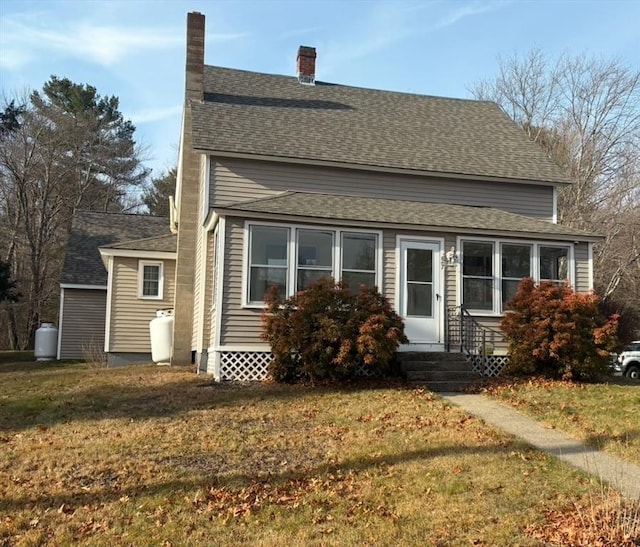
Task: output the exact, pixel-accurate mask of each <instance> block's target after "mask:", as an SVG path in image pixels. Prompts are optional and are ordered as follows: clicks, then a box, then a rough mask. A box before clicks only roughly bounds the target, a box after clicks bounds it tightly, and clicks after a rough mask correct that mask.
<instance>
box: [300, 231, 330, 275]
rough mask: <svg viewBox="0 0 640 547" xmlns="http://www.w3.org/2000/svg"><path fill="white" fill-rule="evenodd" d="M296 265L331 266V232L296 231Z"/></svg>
mask: <svg viewBox="0 0 640 547" xmlns="http://www.w3.org/2000/svg"><path fill="white" fill-rule="evenodd" d="M298 265H299V266H325V267H327V268H332V267H333V233H332V232H321V231H319V230H299V231H298Z"/></svg>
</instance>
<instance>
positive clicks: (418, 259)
mask: <svg viewBox="0 0 640 547" xmlns="http://www.w3.org/2000/svg"><path fill="white" fill-rule="evenodd" d="M407 281H423V282H431V281H433V251H431V250H429V249H407Z"/></svg>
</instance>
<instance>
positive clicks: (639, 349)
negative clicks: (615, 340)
mask: <svg viewBox="0 0 640 547" xmlns="http://www.w3.org/2000/svg"><path fill="white" fill-rule="evenodd" d="M613 369H614V371H615V373H616V374H622V375H623V376H626V377H627V378H632V379H634V380H640V340H636V341H634V342H631V343H630V344H629V345H627V346H625V347H624V350H623V351H622V353H620V354H619V355H618V356H617V357H616V359H615V362H614V363H613Z"/></svg>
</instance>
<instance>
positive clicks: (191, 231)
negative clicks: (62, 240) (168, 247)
mask: <svg viewBox="0 0 640 547" xmlns="http://www.w3.org/2000/svg"><path fill="white" fill-rule="evenodd" d="M203 98H204V15H202V14H201V13H198V12H191V13H189V14H187V49H186V68H185V92H184V117H183V123H182V135H181V138H180V157H179V159H178V162H179V163H178V181H177V185H176V190H177V192H178V193H177V194H176V220H177V227H178V237H177V240H178V241H177V243H178V248H177V253H176V254H177V257H176V270H175V295H174V312H173V317H174V323H173V348H172V355H171V364H172V365H188V364H189V363H191V352H192V350H194V349H196V350H197V349H199V348H198V347H195V348H194V343H193V310H195V309H197V307H196V303H195V302H194V299H195V296H194V284H195V273H194V271H195V266H194V264H195V262H196V242H197V239H198V238H197V233H198V222H199V221H200V220H201V219H200V218H199V217H200V216H201V215H200V211H201V210H202V207H201V206H200V204H199V197H200V185H201V184H204V181H201V180H200V171H201V162H202V157H201V155H200V154H198V153H197V152H196V151H195V150H194V149H193V139H192V135H191V127H192V105H193V104H195V103H198V102H201V101H202V100H203ZM200 225H201V224H200Z"/></svg>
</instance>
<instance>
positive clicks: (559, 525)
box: [0, 362, 640, 546]
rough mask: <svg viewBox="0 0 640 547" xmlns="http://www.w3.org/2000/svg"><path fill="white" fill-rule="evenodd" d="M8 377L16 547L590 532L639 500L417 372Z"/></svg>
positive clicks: (508, 537)
mask: <svg viewBox="0 0 640 547" xmlns="http://www.w3.org/2000/svg"><path fill="white" fill-rule="evenodd" d="M0 382H1V384H2V388H1V390H0V445H1V446H2V450H0V519H1V520H0V544H7V545H42V544H51V545H70V544H74V545H76V544H78V545H167V546H168V545H213V544H215V545H220V546H225V545H244V544H247V545H263V546H270V545H273V546H276V545H277V546H280V545H289V546H297V545H300V546H306V545H443V546H444V545H525V546H526V545H540V544H543V543H545V542H547V544H554V543H552V540H553V538H554V537H555V538H558V537H560V538H561V540H562V537H564V539H565V540H566V537H568V536H562V537H561V534H564V533H565V532H566V530H569V532H566V533H570V534H573V535H571V538H573V541H576V540H575V538H578V540H577V541H578V543H576V544H589V541H590V540H589V538H597V537H598V534H599V535H602V526H601V523H599V522H598V518H599V517H597V514H599V509H600V507H604V506H606V507H618V508H619V507H621V504H622V503H623V502H622V501H621V500H620V498H619V497H617V496H616V495H615V493H612V492H611V491H610V490H608V489H606V488H604V487H602V485H600V484H598V483H597V482H596V481H595V480H594V479H592V478H591V477H588V476H586V475H584V474H583V473H581V472H579V471H577V470H575V469H573V468H571V467H569V466H567V465H565V464H563V463H561V462H559V461H557V460H555V459H553V458H551V457H549V456H546V455H545V454H543V453H540V452H538V451H535V450H532V449H530V448H529V447H527V446H526V445H523V444H522V443H520V442H517V441H515V440H514V439H513V438H511V437H509V436H508V435H505V434H503V433H501V432H499V431H497V430H496V429H493V428H491V427H488V426H486V425H483V424H482V423H481V422H480V421H479V420H476V419H474V418H472V417H470V416H468V415H466V414H465V413H464V412H463V411H461V410H460V409H457V408H455V407H451V406H449V405H448V404H446V403H445V402H444V401H443V400H441V399H440V398H438V397H436V396H434V395H433V394H431V393H429V392H427V391H423V390H420V389H413V388H409V387H406V386H404V385H402V384H396V385H386V386H381V385H371V384H370V385H367V386H354V387H351V388H336V387H309V386H306V387H300V386H281V385H274V384H254V385H215V384H212V382H211V380H210V379H209V378H208V377H204V376H197V375H195V374H193V373H192V372H191V371H188V370H185V369H179V368H166V367H156V366H137V367H136V366H133V367H125V368H120V369H95V368H90V367H88V366H86V365H82V364H77V363H76V364H74V363H67V364H65V363H49V364H35V363H21V364H20V366H18V365H16V364H12V363H2V362H0ZM610 502H612V503H613V505H609V503H610ZM616 504H617V505H616ZM625 510H626V509H625ZM633 510H636V511H637V508H635V509H633ZM628 514H629V513H628V511H627V515H628ZM592 516H594V517H597V518H595V523H592V522H590V521H591V520H594V519H592V518H591V517H592ZM636 517H637V513H636ZM625 518H626V517H625ZM624 526H626V527H630V526H631V523H630V521H629V519H628V518H627V520H626V521H624ZM634 526H635V530H636V532H637V533H638V536H636V537H640V524H638V522H637V518H636V520H635V524H634ZM634 533H635V532H634ZM554 534H555V535H554ZM621 537H622V536H621ZM629 537H630V536H629ZM580 538H587V539H584V541H583V543H579V541H580ZM556 544H562V543H556ZM602 545H607V544H606V543H602ZM612 545H613V543H612ZM616 545H633V544H632V543H631V542H630V541H629V542H628V543H621V542H620V541H618V542H617V543H616Z"/></svg>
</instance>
